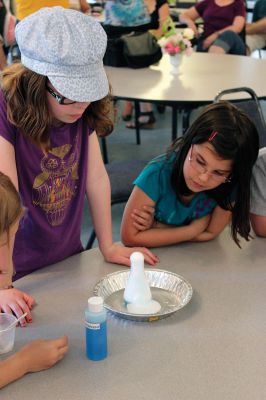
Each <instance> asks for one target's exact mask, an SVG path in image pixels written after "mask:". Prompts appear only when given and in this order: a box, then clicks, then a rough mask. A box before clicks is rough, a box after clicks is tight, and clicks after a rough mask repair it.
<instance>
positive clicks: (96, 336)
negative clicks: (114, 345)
mask: <svg viewBox="0 0 266 400" xmlns="http://www.w3.org/2000/svg"><path fill="white" fill-rule="evenodd" d="M106 317H107V313H106V310H105V309H104V307H103V299H102V297H91V298H89V300H88V309H87V310H86V311H85V330H86V355H87V357H88V358H89V359H90V360H93V361H100V360H103V359H104V358H106V357H107V324H106Z"/></svg>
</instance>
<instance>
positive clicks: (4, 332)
mask: <svg viewBox="0 0 266 400" xmlns="http://www.w3.org/2000/svg"><path fill="white" fill-rule="evenodd" d="M15 321H17V318H16V317H15V316H14V315H12V314H6V313H0V354H5V353H8V352H9V351H11V350H12V349H13V347H14V342H15V330H16V324H15V323H14V322H15ZM11 324H13V325H12V326H11V327H10V328H9V326H10V325H11Z"/></svg>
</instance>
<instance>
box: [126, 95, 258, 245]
mask: <svg viewBox="0 0 266 400" xmlns="http://www.w3.org/2000/svg"><path fill="white" fill-rule="evenodd" d="M258 150H259V138H258V132H257V129H256V127H255V125H254V124H253V122H252V121H251V120H250V119H249V118H248V117H247V115H246V114H244V113H243V112H242V111H241V110H239V109H237V108H236V107H235V106H233V105H232V104H230V103H227V102H220V103H216V104H212V105H210V106H208V107H206V108H205V109H204V110H203V112H202V113H201V114H200V115H199V117H198V118H197V119H196V120H195V121H194V123H193V124H192V125H191V126H190V127H189V128H188V131H187V132H186V134H185V135H184V136H183V137H182V138H179V139H177V140H176V141H175V142H174V143H173V144H172V146H171V147H170V149H169V151H168V153H167V154H166V155H163V156H160V157H157V158H155V159H154V160H153V161H151V162H150V163H149V164H148V165H147V167H146V168H145V169H144V170H143V171H142V173H141V174H140V175H139V177H138V178H137V179H136V180H135V182H134V183H135V187H134V189H133V192H132V194H131V196H130V198H129V200H128V203H127V205H126V207H125V211H124V216H123V220H122V225H121V238H122V241H123V243H125V244H127V245H134V246H135V245H143V246H147V247H157V246H166V245H171V244H175V243H179V242H184V241H199V242H202V241H209V240H212V239H214V238H215V237H217V236H218V235H219V234H220V233H221V232H222V230H223V229H224V228H225V226H226V225H227V224H228V223H229V222H230V221H231V233H232V237H233V239H234V241H235V242H236V243H237V244H238V245H239V238H238V235H240V236H241V237H243V238H245V239H246V240H249V232H250V223H249V206H250V190H249V185H250V179H251V173H252V167H253V165H254V163H255V161H256V159H257V155H258Z"/></svg>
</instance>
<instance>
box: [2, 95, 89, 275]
mask: <svg viewBox="0 0 266 400" xmlns="http://www.w3.org/2000/svg"><path fill="white" fill-rule="evenodd" d="M90 133H91V129H90V128H89V127H85V128H84V127H83V122H82V119H80V120H78V121H77V122H75V123H73V124H63V125H62V126H60V127H53V128H52V129H51V134H50V137H51V150H50V151H49V153H48V154H47V155H45V154H44V153H43V152H42V151H41V150H40V149H39V148H38V147H37V146H36V145H35V144H33V143H31V142H30V141H29V140H28V139H26V138H25V136H23V134H22V133H21V132H19V131H18V129H17V128H16V127H14V125H12V124H11V123H9V122H8V121H7V116H6V102H5V99H4V96H3V93H2V92H0V135H1V136H2V137H4V138H5V139H6V140H8V141H9V142H10V143H11V144H12V145H13V146H14V148H15V155H16V165H17V173H18V182H19V192H20V195H21V198H22V202H23V205H24V207H25V208H26V213H25V216H24V217H23V219H22V220H21V223H20V227H19V230H18V232H17V235H16V239H15V246H14V253H13V261H14V267H15V270H16V275H15V277H14V280H16V279H18V278H20V277H22V276H24V275H26V274H29V273H30V272H32V271H34V270H36V269H39V268H41V267H43V266H46V265H49V264H53V263H56V262H58V261H60V260H63V259H65V258H67V257H69V256H71V255H73V254H75V253H78V252H80V251H82V249H83V248H82V244H81V241H80V233H81V223H82V215H83V205H84V199H85V191H86V177H87V163H88V143H89V134H90Z"/></svg>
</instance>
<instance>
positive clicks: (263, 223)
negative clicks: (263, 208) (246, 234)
mask: <svg viewBox="0 0 266 400" xmlns="http://www.w3.org/2000/svg"><path fill="white" fill-rule="evenodd" d="M250 222H251V226H252V228H253V230H254V232H255V233H256V235H257V236H260V237H266V217H265V216H263V215H257V214H250Z"/></svg>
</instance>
